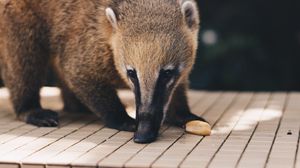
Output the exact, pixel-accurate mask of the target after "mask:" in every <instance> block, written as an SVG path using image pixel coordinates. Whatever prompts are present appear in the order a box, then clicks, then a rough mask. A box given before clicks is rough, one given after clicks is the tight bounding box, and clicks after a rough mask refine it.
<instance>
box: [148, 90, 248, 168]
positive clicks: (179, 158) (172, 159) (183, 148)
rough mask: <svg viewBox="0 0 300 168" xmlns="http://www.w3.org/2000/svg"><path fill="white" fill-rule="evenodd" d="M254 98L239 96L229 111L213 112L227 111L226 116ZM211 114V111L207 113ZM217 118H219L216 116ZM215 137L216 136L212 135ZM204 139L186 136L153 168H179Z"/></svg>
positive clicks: (244, 95) (223, 107)
mask: <svg viewBox="0 0 300 168" xmlns="http://www.w3.org/2000/svg"><path fill="white" fill-rule="evenodd" d="M251 97H252V94H248V93H247V94H242V95H239V96H238V97H237V98H236V100H235V102H234V103H233V104H232V105H231V106H230V108H229V109H228V110H227V108H228V106H229V105H228V106H226V105H224V104H223V105H222V107H217V106H215V108H212V109H211V111H220V112H222V111H226V114H225V116H223V117H226V116H227V113H229V112H230V111H233V110H234V109H236V110H237V108H238V107H240V106H243V104H247V103H248V102H249V101H250V99H251ZM207 114H210V111H208V112H207ZM215 117H216V118H217V116H215ZM212 136H214V134H213V135H212ZM201 140H202V138H199V137H198V136H196V135H191V134H184V135H183V136H182V137H181V138H180V139H179V140H178V141H177V142H176V143H174V145H172V146H171V147H170V148H169V149H168V150H167V151H166V152H165V153H164V154H163V155H162V156H161V157H160V158H158V160H157V161H156V162H155V163H154V164H153V165H152V167H177V166H178V165H180V163H181V162H183V160H184V159H185V158H186V156H187V155H188V154H189V153H190V152H191V151H192V150H193V148H195V146H196V145H197V144H198V143H200V142H201Z"/></svg>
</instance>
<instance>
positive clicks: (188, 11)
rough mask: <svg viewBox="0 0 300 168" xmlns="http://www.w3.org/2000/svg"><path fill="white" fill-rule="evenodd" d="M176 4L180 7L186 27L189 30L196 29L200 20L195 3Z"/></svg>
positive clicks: (181, 2) (190, 0) (179, 1)
mask: <svg viewBox="0 0 300 168" xmlns="http://www.w3.org/2000/svg"><path fill="white" fill-rule="evenodd" d="M178 3H179V4H180V6H181V12H182V14H183V16H184V19H185V22H186V24H187V25H188V27H189V28H191V29H194V28H197V26H198V25H199V22H200V20H199V12H198V9H197V5H196V3H195V2H194V1H192V0H178Z"/></svg>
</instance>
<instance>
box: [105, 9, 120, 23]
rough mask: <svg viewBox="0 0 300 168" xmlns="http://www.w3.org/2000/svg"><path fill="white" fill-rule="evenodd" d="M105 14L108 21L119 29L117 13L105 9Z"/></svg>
mask: <svg viewBox="0 0 300 168" xmlns="http://www.w3.org/2000/svg"><path fill="white" fill-rule="evenodd" d="M105 14H106V17H107V19H108V20H109V22H110V23H111V25H112V26H113V27H114V28H117V27H118V22H117V17H116V14H115V12H114V11H113V10H112V9H111V8H106V9H105Z"/></svg>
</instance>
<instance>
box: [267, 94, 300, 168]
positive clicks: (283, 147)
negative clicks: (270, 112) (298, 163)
mask: <svg viewBox="0 0 300 168" xmlns="http://www.w3.org/2000/svg"><path fill="white" fill-rule="evenodd" d="M299 111H300V94H290V95H289V98H288V102H287V107H286V109H285V112H284V114H283V116H282V120H281V123H280V126H279V129H278V132H277V134H276V138H275V140H274V143H273V146H272V150H271V152H270V154H269V159H268V160H267V164H266V167H270V168H273V167H274V168H275V167H278V168H279V167H286V168H288V167H291V168H292V167H294V163H295V159H296V152H297V151H296V150H297V145H298V141H299V127H300V115H299Z"/></svg>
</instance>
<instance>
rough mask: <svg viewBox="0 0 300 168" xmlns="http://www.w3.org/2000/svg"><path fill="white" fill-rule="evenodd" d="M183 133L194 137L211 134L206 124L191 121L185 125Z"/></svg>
mask: <svg viewBox="0 0 300 168" xmlns="http://www.w3.org/2000/svg"><path fill="white" fill-rule="evenodd" d="M185 131H186V132H188V133H192V134H196V135H202V136H209V135H210V134H211V127H210V125H209V124H208V123H207V122H204V121H200V120H193V121H189V122H187V123H186V124H185Z"/></svg>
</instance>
